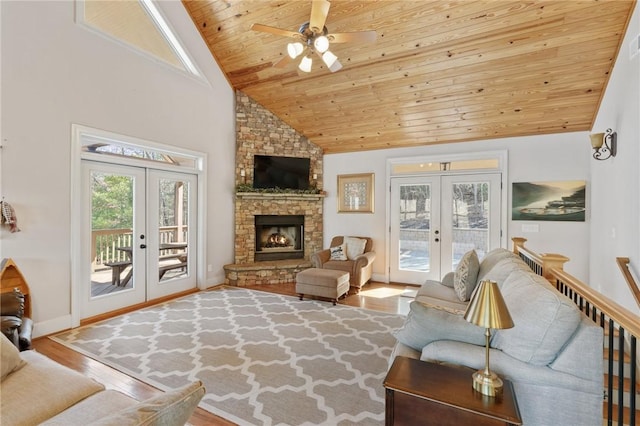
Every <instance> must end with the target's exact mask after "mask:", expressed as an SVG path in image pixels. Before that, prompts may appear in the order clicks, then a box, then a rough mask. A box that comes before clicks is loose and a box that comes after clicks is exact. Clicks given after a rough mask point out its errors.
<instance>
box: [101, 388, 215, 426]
mask: <svg viewBox="0 0 640 426" xmlns="http://www.w3.org/2000/svg"><path fill="white" fill-rule="evenodd" d="M204 393H205V389H204V386H203V385H202V382H200V381H197V382H193V383H190V384H188V385H186V386H183V387H181V388H179V389H175V390H172V391H169V392H166V393H164V394H162V395H158V396H156V397H153V398H150V399H147V400H145V401H142V402H140V403H138V404H136V405H134V406H131V407H129V408H125V409H124V410H121V411H118V412H116V413H113V414H112V415H110V416H107V417H103V418H102V419H100V420H97V421H95V422H91V423H89V425H91V426H113V425H131V426H133V425H136V426H137V425H140V426H142V425H144V426H151V425H154V426H155V425H157V426H160V425H163V426H165V425H166V426H172V425H183V424H185V423H186V422H187V421H188V420H189V417H191V414H192V413H193V411H194V410H195V409H196V407H197V406H198V403H199V402H200V400H201V399H202V397H203V396H204Z"/></svg>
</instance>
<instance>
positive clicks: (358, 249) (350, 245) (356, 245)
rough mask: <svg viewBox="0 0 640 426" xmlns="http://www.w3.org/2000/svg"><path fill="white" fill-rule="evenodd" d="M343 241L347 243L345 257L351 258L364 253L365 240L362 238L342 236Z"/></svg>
mask: <svg viewBox="0 0 640 426" xmlns="http://www.w3.org/2000/svg"><path fill="white" fill-rule="evenodd" d="M344 243H345V244H346V245H347V258H348V259H349V260H353V259H355V258H356V257H358V256H360V255H361V254H362V253H364V247H365V246H366V245H367V240H364V239H362V238H354V237H344Z"/></svg>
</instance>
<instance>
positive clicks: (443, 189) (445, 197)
mask: <svg viewBox="0 0 640 426" xmlns="http://www.w3.org/2000/svg"><path fill="white" fill-rule="evenodd" d="M500 179H501V176H500V174H499V173H487V174H473V175H462V174H461V175H425V176H415V177H394V178H392V179H391V205H390V209H391V212H390V213H391V214H390V224H391V226H390V247H389V249H390V270H389V278H390V280H391V281H393V282H402V283H408V284H422V283H423V282H424V281H425V280H427V279H432V280H440V278H441V276H442V275H444V274H446V273H447V272H450V271H453V270H455V268H456V266H457V265H458V262H459V261H460V258H462V256H463V255H464V253H466V252H467V251H469V250H472V249H475V250H476V251H477V253H478V256H479V257H480V258H482V257H483V256H484V255H485V254H486V253H487V252H488V251H489V250H491V249H493V248H496V247H499V246H500V210H501V208H500V206H501V187H500Z"/></svg>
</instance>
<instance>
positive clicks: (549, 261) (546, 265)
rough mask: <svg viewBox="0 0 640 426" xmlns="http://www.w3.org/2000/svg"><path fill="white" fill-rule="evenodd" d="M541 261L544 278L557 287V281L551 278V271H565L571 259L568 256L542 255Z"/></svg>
mask: <svg viewBox="0 0 640 426" xmlns="http://www.w3.org/2000/svg"><path fill="white" fill-rule="evenodd" d="M540 259H541V260H542V276H543V277H544V278H545V279H546V280H547V281H549V282H550V283H551V284H553V285H555V280H554V278H552V277H551V273H550V272H549V271H550V270H551V269H553V268H555V269H560V270H561V271H563V270H564V264H565V263H567V262H568V261H569V260H570V259H569V258H568V257H567V256H563V255H561V254H556V253H541V254H540Z"/></svg>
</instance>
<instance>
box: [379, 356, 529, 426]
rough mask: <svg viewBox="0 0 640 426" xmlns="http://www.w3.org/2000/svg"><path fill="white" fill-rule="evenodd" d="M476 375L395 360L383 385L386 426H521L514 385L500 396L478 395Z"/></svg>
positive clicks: (506, 381)
mask: <svg viewBox="0 0 640 426" xmlns="http://www.w3.org/2000/svg"><path fill="white" fill-rule="evenodd" d="M472 373H473V371H471V370H470V369H466V368H456V367H450V366H446V365H441V364H434V363H430V362H425V361H420V360H417V359H411V358H406V357H400V356H399V357H396V359H395V360H394V362H393V365H392V366H391V369H390V370H389V373H387V377H386V378H385V381H384V387H385V389H386V416H385V417H386V421H385V423H386V425H387V426H390V425H438V426H447V425H451V426H454V425H455V426H459V425H474V426H481V425H521V424H522V419H521V418H520V411H519V410H518V402H517V401H516V396H515V394H514V392H513V385H512V384H511V382H510V381H509V380H504V379H503V382H504V388H503V393H502V395H501V396H498V397H488V396H485V395H482V394H481V393H479V392H476V391H475V390H474V389H473V386H472V382H471V374H472Z"/></svg>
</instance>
